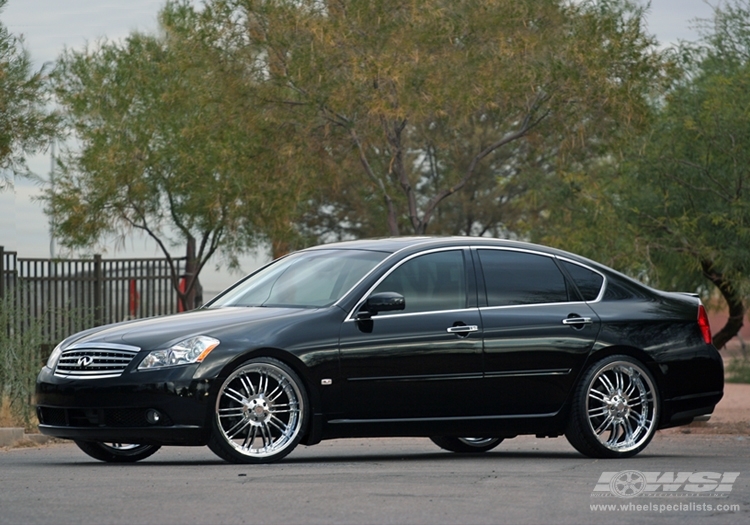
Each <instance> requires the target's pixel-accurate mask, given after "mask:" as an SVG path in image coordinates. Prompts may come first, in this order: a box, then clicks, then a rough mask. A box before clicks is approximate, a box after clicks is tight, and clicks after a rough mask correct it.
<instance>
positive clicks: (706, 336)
mask: <svg viewBox="0 0 750 525" xmlns="http://www.w3.org/2000/svg"><path fill="white" fill-rule="evenodd" d="M698 326H700V328H701V334H703V340H704V341H705V342H706V344H707V345H710V344H711V340H712V338H711V325H710V324H708V314H707V313H706V309H705V308H704V307H703V305H700V306H698Z"/></svg>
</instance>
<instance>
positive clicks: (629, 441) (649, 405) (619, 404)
mask: <svg viewBox="0 0 750 525" xmlns="http://www.w3.org/2000/svg"><path fill="white" fill-rule="evenodd" d="M659 402H660V400H659V392H658V389H657V387H656V381H655V380H654V378H653V376H652V375H651V373H650V372H649V371H648V369H647V368H646V367H645V365H643V363H641V362H640V361H638V360H636V359H634V358H632V357H630V356H626V355H613V356H610V357H607V358H604V359H602V360H601V361H598V362H597V363H595V364H594V365H593V366H592V367H591V368H589V369H588V370H587V371H586V373H585V374H584V375H583V379H582V380H581V382H580V383H579V384H578V386H577V388H576V390H575V392H574V394H573V399H572V405H571V410H570V420H569V422H568V426H567V428H566V430H565V437H566V438H567V439H568V441H569V442H570V444H571V445H573V447H574V448H575V449H576V450H578V451H579V452H580V453H581V454H583V455H585V456H589V457H592V458H627V457H631V456H635V455H636V454H638V453H639V452H640V451H641V450H643V449H644V448H646V446H647V445H648V444H649V442H650V441H651V438H653V437H654V434H655V433H656V429H657V428H658V424H659V414H660V406H659Z"/></svg>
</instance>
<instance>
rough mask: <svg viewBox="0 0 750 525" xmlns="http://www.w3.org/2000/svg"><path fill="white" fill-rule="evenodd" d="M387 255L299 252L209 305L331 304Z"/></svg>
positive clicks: (308, 306) (282, 305) (381, 253)
mask: <svg viewBox="0 0 750 525" xmlns="http://www.w3.org/2000/svg"><path fill="white" fill-rule="evenodd" d="M388 255H389V254H387V253H384V252H376V251H366V250H313V251H309V252H298V253H295V254H292V255H290V256H288V257H285V258H283V259H279V260H278V261H276V262H275V263H273V264H271V265H269V266H267V267H265V268H263V269H262V270H260V271H259V272H257V273H255V274H253V275H252V276H250V277H249V278H248V279H247V280H245V281H244V282H242V283H241V284H240V285H238V286H237V287H236V288H234V289H233V290H230V291H229V292H228V293H226V294H225V295H222V296H221V297H219V298H218V299H217V300H216V301H214V302H213V303H211V304H210V305H209V307H211V308H213V307H221V306H269V307H270V306H276V307H299V308H316V307H323V306H329V305H331V304H333V303H335V302H336V301H338V300H339V299H340V298H341V297H342V296H343V295H344V294H345V293H346V292H348V291H349V290H350V289H351V288H352V287H353V286H354V285H355V284H356V283H357V282H359V280H360V279H362V278H363V277H364V276H365V275H367V273H368V272H369V271H370V270H372V269H373V268H374V267H375V266H376V265H377V264H378V263H379V262H380V261H382V260H383V259H385V258H386V257H387V256H388Z"/></svg>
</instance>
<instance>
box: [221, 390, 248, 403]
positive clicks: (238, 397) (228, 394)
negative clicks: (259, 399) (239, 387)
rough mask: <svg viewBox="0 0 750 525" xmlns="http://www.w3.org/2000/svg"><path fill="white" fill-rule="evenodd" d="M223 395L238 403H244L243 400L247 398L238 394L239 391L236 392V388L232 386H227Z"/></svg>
mask: <svg viewBox="0 0 750 525" xmlns="http://www.w3.org/2000/svg"><path fill="white" fill-rule="evenodd" d="M224 395H225V396H226V397H228V398H229V399H231V400H232V401H236V402H237V403H239V404H240V405H242V404H244V403H245V400H246V399H247V398H246V397H245V396H243V395H242V394H240V393H239V392H237V391H236V390H234V389H232V388H227V389H226V390H225V391H224Z"/></svg>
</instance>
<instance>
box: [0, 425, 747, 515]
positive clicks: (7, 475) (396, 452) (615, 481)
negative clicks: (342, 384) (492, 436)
mask: <svg viewBox="0 0 750 525" xmlns="http://www.w3.org/2000/svg"><path fill="white" fill-rule="evenodd" d="M36 523H40V524H67V523H71V524H72V523H76V524H79V523H102V524H125V523H127V524H141V523H143V524H152V523H153V524H161V523H164V524H170V523H174V524H178V523H179V524H181V525H187V524H192V523H206V524H214V523H215V524H223V523H247V524H253V523H258V524H261V523H262V524H264V525H270V524H276V523H278V524H295V523H300V524H307V523H313V524H317V523H320V524H330V523H343V524H350V523H351V524H380V523H384V524H402V523H403V524H412V523H414V524H443V523H445V524H448V523H451V524H452V523H456V524H474V523H477V524H480V523H491V524H495V523H496V524H514V523H529V524H546V523H550V524H552V523H554V524H565V523H580V524H587V523H591V524H605V523H617V524H624V523H638V524H641V523H645V524H648V523H658V524H670V523H674V524H677V523H679V524H680V525H685V524H690V523H696V524H697V523H700V524H711V523H717V524H735V523H736V524H747V523H750V438H748V437H746V436H743V435H710V434H692V433H691V434H683V433H675V432H672V433H666V432H659V433H657V436H656V437H655V438H654V441H653V442H652V443H651V444H650V445H649V447H648V448H647V449H646V450H645V451H644V452H642V453H641V454H639V455H638V456H636V457H634V458H630V459H627V460H595V459H590V458H586V457H583V456H581V455H580V454H578V453H577V452H575V450H573V449H572V448H571V447H570V445H568V444H567V442H566V441H565V439H564V438H558V439H537V438H535V437H532V436H526V437H519V438H516V439H512V440H507V441H505V442H503V443H502V444H501V445H500V446H499V447H498V448H497V449H495V450H494V451H492V452H489V453H486V454H483V455H480V456H473V455H459V454H453V453H449V452H444V451H441V450H440V449H438V448H437V447H436V446H435V445H433V444H432V443H431V442H430V441H429V440H427V439H417V438H401V439H350V440H333V441H325V442H323V443H321V444H319V445H316V446H313V447H303V446H300V447H298V448H297V449H296V450H295V451H294V452H292V454H291V455H290V456H288V457H287V458H286V459H285V460H284V461H282V462H280V463H277V464H273V465H259V466H247V465H232V464H228V463H224V462H222V461H220V460H219V459H218V458H217V457H215V456H214V455H213V454H212V453H211V452H210V451H209V450H208V449H207V448H179V447H167V448H163V449H162V450H160V451H159V452H158V453H157V454H155V455H154V456H152V457H151V458H149V459H147V460H145V461H143V462H140V463H136V464H132V465H111V464H105V463H100V462H97V461H95V460H93V459H91V458H89V457H88V456H85V455H84V454H83V453H82V452H81V451H79V450H78V449H77V448H76V447H75V445H72V444H67V443H66V444H53V445H47V446H43V447H36V448H17V449H9V450H4V451H2V452H0V524H19V525H20V524H23V525H31V524H36Z"/></svg>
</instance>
